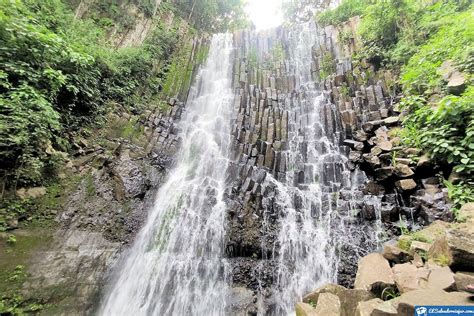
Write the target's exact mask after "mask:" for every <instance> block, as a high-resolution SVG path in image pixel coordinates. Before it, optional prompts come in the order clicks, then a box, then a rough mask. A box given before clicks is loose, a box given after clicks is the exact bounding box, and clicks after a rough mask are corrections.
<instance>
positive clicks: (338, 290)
mask: <svg viewBox="0 0 474 316" xmlns="http://www.w3.org/2000/svg"><path fill="white" fill-rule="evenodd" d="M345 291H347V289H346V288H345V287H343V286H341V285H337V284H326V285H324V286H322V287H319V288H317V289H316V290H314V291H313V292H311V293H309V294H307V295H305V296H304V297H303V302H304V303H308V304H316V303H317V302H318V299H319V295H320V294H323V293H330V294H334V295H337V296H342V294H343V293H344V292H345Z"/></svg>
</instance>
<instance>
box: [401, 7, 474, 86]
mask: <svg viewBox="0 0 474 316" xmlns="http://www.w3.org/2000/svg"><path fill="white" fill-rule="evenodd" d="M473 13H474V10H469V11H466V12H462V13H458V14H455V15H452V16H450V19H449V20H448V21H449V22H446V23H445V24H444V25H443V26H442V27H440V28H439V30H438V31H437V32H436V33H435V34H433V35H432V36H431V38H430V39H429V40H428V41H427V42H426V44H424V45H422V46H421V47H420V48H419V50H418V52H417V53H416V54H415V55H413V56H412V57H411V58H410V60H409V62H408V64H407V65H406V66H404V67H403V69H402V75H401V82H402V84H403V85H404V89H405V90H406V91H407V92H409V93H424V92H425V91H427V90H428V89H431V90H433V89H434V88H436V87H437V86H439V85H440V83H441V74H440V72H439V68H440V66H441V64H442V63H443V62H444V61H446V60H456V61H459V60H466V61H468V60H469V56H465V52H466V47H469V45H470V44H472V43H473V42H474V31H473V30H474V19H473V17H472V15H473ZM463 57H464V58H463Z"/></svg>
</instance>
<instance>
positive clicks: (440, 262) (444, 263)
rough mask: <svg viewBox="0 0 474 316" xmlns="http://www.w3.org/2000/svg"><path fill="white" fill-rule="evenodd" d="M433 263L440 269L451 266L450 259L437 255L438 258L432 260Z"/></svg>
mask: <svg viewBox="0 0 474 316" xmlns="http://www.w3.org/2000/svg"><path fill="white" fill-rule="evenodd" d="M434 261H435V262H436V263H437V264H438V265H440V266H442V267H445V266H449V265H450V264H451V259H450V258H449V257H448V256H446V255H439V256H438V257H436V258H434Z"/></svg>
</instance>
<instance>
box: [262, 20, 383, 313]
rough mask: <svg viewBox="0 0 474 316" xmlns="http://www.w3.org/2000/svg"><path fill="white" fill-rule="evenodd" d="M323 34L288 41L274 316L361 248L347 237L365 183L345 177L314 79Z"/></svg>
mask: <svg viewBox="0 0 474 316" xmlns="http://www.w3.org/2000/svg"><path fill="white" fill-rule="evenodd" d="M320 32H321V30H320V29H318V28H317V27H316V25H314V24H313V23H308V24H303V25H300V26H297V27H295V28H294V29H293V30H292V31H290V32H289V35H288V41H289V42H288V47H289V48H288V50H289V56H288V57H289V58H288V62H289V64H290V69H291V72H292V73H293V74H294V75H295V77H296V84H297V87H296V94H295V93H292V94H289V95H288V97H287V100H286V109H287V110H288V112H289V115H288V117H289V123H288V125H289V127H288V129H289V136H288V151H287V152H286V155H285V156H286V159H287V166H288V170H287V172H286V176H285V179H284V180H283V181H276V180H275V179H274V178H272V177H268V178H267V179H270V180H269V181H271V182H273V185H274V186H275V187H276V193H275V197H276V199H275V203H276V204H278V206H279V208H280V209H281V210H282V214H281V215H280V216H281V218H280V232H279V236H278V247H277V249H276V250H275V254H274V257H275V258H274V259H275V260H276V261H277V271H276V272H275V276H276V280H275V282H274V285H273V298H272V302H273V304H274V306H275V307H274V308H273V309H274V310H273V311H272V314H274V315H289V314H293V313H294V310H295V302H297V301H298V300H300V299H301V298H302V296H303V295H305V294H307V293H309V292H310V291H312V290H314V289H316V288H317V287H319V286H321V285H323V284H326V283H337V276H338V265H339V260H340V256H341V255H342V254H341V246H342V245H344V246H345V247H352V248H357V247H359V245H358V239H357V236H360V235H362V234H363V233H362V232H353V231H351V230H353V227H351V224H350V223H351V221H352V220H353V219H354V217H353V211H354V210H355V209H356V208H357V202H360V201H361V200H362V198H363V196H361V195H360V193H361V192H360V190H358V187H359V186H360V185H361V184H363V183H364V182H365V181H366V180H367V179H366V177H365V175H364V174H363V173H362V172H360V171H359V170H355V171H354V172H351V171H350V170H349V169H347V167H346V162H347V160H348V159H347V156H346V153H345V152H344V148H343V147H342V146H341V143H342V140H343V137H344V135H343V133H344V130H343V128H342V125H341V121H340V118H339V117H338V110H337V108H336V106H335V105H334V104H332V103H331V102H330V101H329V100H328V98H327V96H325V95H324V92H323V91H322V90H321V89H320V88H319V87H318V83H317V82H315V81H314V80H313V78H312V75H311V69H312V67H311V63H312V60H313V57H312V54H313V52H312V49H313V46H316V47H318V46H319V43H318V41H319V40H321V39H320V37H318V35H319V33H320ZM342 197H343V198H342ZM374 241H375V240H374ZM355 260H357V258H355ZM261 313H262V314H263V313H264V311H261Z"/></svg>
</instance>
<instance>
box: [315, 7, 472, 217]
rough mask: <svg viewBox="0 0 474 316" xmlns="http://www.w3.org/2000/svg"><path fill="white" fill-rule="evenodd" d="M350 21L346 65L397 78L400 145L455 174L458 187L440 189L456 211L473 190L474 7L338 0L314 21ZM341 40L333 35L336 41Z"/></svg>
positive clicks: (341, 40) (343, 35)
mask: <svg viewBox="0 0 474 316" xmlns="http://www.w3.org/2000/svg"><path fill="white" fill-rule="evenodd" d="M355 15H360V16H361V22H360V25H359V30H358V33H359V36H360V38H361V41H362V48H361V49H360V50H359V51H358V52H357V53H356V56H354V59H355V60H356V61H358V60H361V59H365V60H367V61H368V62H370V63H371V64H372V65H374V66H375V69H376V70H377V69H380V68H385V69H391V70H395V72H399V73H400V83H401V87H402V91H401V92H402V93H403V98H402V100H401V102H400V108H401V109H402V110H404V111H405V112H406V113H407V114H408V115H406V116H405V120H404V122H403V125H404V128H403V130H402V131H401V133H400V135H401V138H402V141H403V142H404V143H405V144H406V145H409V146H415V147H417V148H420V149H422V150H423V152H425V153H427V154H429V155H430V156H431V158H432V159H433V160H434V161H436V162H437V163H438V164H439V165H440V166H442V167H443V168H444V169H446V170H448V172H449V171H450V170H451V169H452V170H453V171H454V172H455V173H456V174H458V175H459V177H460V178H461V181H460V182H459V181H458V183H455V184H451V183H446V185H447V187H448V188H449V192H450V194H449V196H450V198H451V199H452V201H453V203H454V211H455V212H456V210H458V209H459V207H460V206H461V205H462V204H463V203H466V202H469V201H471V200H472V198H470V196H472V192H473V189H472V188H473V187H474V180H473V176H474V87H473V85H472V82H473V72H474V45H473V43H474V5H473V4H472V3H471V1H465V0H461V1H455V0H438V1H417V0H387V1H381V0H380V1H370V0H343V1H342V3H341V5H340V6H339V7H337V8H336V9H334V10H329V11H325V12H322V13H320V14H318V15H317V16H316V19H317V21H318V22H319V23H320V24H323V25H328V24H339V23H343V22H345V21H347V19H348V18H350V17H352V16H355ZM347 38H348V35H347V34H342V33H341V35H340V39H339V40H340V42H341V43H346V42H347ZM346 44H347V43H346ZM453 72H457V75H458V77H461V78H462V80H463V81H464V84H462V85H461V86H460V87H457V88H456V89H450V88H448V87H447V85H446V84H447V81H448V80H449V76H450V74H452V73H453ZM448 175H449V174H446V177H447V176H448Z"/></svg>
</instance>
